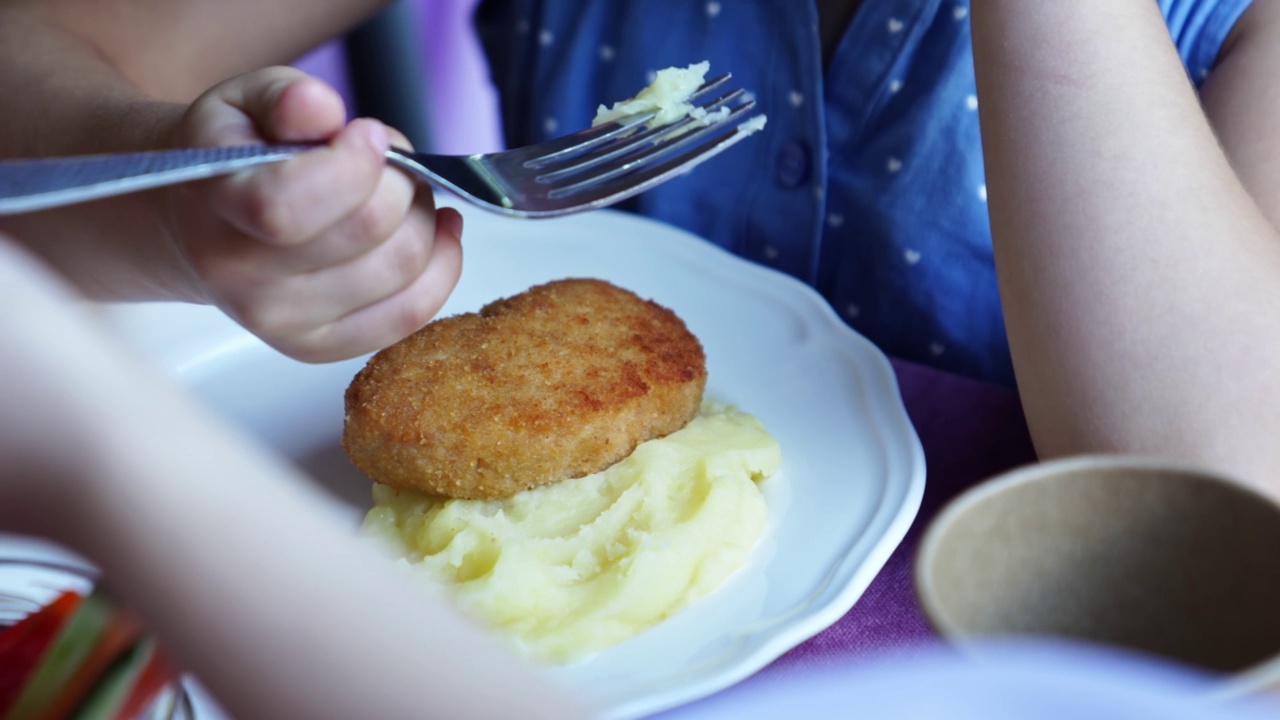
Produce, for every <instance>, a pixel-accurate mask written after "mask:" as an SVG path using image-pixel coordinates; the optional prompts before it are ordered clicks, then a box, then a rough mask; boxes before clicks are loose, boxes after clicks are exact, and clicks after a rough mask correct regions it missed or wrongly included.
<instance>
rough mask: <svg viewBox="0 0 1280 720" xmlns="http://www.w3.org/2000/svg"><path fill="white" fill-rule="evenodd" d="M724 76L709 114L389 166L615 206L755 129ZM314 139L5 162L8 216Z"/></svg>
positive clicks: (2, 203) (513, 211) (535, 213)
mask: <svg viewBox="0 0 1280 720" xmlns="http://www.w3.org/2000/svg"><path fill="white" fill-rule="evenodd" d="M729 77H730V76H729V75H728V74H725V75H722V76H720V77H717V78H715V79H712V80H710V81H708V82H706V83H705V84H703V85H702V87H700V88H699V89H698V90H697V92H696V93H694V96H693V99H694V100H695V101H696V102H697V104H698V106H699V107H702V108H703V109H705V110H707V111H708V112H716V111H718V110H719V109H720V108H729V112H728V114H727V115H726V116H725V117H723V118H718V119H716V120H714V121H711V122H709V123H707V124H705V125H702V124H699V122H698V121H696V120H694V119H693V118H691V117H686V118H683V119H681V120H678V121H676V122H674V123H671V124H667V125H662V126H658V127H654V128H647V127H643V125H644V124H645V123H647V122H649V121H650V120H652V119H653V117H654V113H641V114H637V115H630V116H627V117H625V118H621V119H619V120H616V121H613V122H608V123H604V124H602V125H599V126H597V127H593V128H591V129H588V130H584V131H582V132H578V133H574V134H572V135H567V136H564V137H560V138H556V139H554V140H549V141H547V142H544V143H539V144H537V145H529V146H526V147H520V148H515V149H513V150H507V151H504V152H498V153H488V154H480V155H465V156H463V155H430V154H426V153H415V152H409V151H407V150H401V149H396V148H393V149H391V150H389V151H388V152H387V163H388V164H390V165H392V166H395V167H398V168H400V169H402V170H404V171H405V172H407V173H409V174H410V175H412V176H413V177H415V178H418V179H419V180H422V181H424V182H428V183H431V184H433V185H436V186H437V187H440V188H443V189H445V190H449V191H451V192H453V193H455V194H457V195H459V196H460V197H462V198H463V199H465V200H468V201H470V202H472V203H474V204H476V205H478V206H480V207H482V208H484V209H486V210H491V211H493V212H496V213H500V214H502V215H510V216H513V217H526V218H533V217H553V216H556V215H565V214H568V213H574V212H581V211H583V210H591V209H594V208H599V207H604V206H606V205H611V204H613V203H616V202H618V201H620V200H624V199H626V198H629V197H631V196H633V195H636V194H638V193H641V192H644V191H645V190H648V189H649V188H652V187H653V186H655V185H658V184H659V183H662V182H665V181H666V180H669V179H671V178H672V177H675V176H677V175H679V174H681V173H684V172H687V171H688V170H690V169H692V168H693V167H694V166H695V165H698V164H699V163H702V162H704V161H706V160H707V159H709V158H711V157H712V156H714V155H716V154H718V153H720V152H723V151H724V150H725V149H726V148H728V147H730V146H731V145H733V144H734V143H737V142H738V141H739V140H742V139H743V138H745V137H746V136H747V135H750V134H751V132H752V130H751V129H749V128H744V127H743V123H744V122H746V121H747V120H748V119H749V118H748V115H749V114H750V113H751V111H752V110H753V109H754V108H755V101H754V100H751V99H749V98H747V97H746V94H745V93H744V91H743V90H741V89H739V90H734V91H732V92H728V93H724V94H721V95H719V96H716V97H713V98H710V99H707V98H708V97H710V96H711V95H712V93H713V92H714V91H716V90H718V89H719V88H721V87H722V86H723V85H724V84H725V83H727V82H728V80H729ZM313 147H315V146H314V145H248V146H239V147H211V148H188V149H182V150H161V151H153V152H142V153H124V154H115V155H85V156H78V157H62V158H45V159H38V160H8V161H0V215H9V214H16V213H24V212H33V211H36V210H45V209H49V208H54V207H59V206H63V205H70V204H73V203H78V202H85V201H88V200H97V199H100V198H105V197H111V196H113V195H122V194H124V193H130V192H136V191H139V190H146V189H149V188H156V187H160V186H164V185H173V184H176V183H182V182H188V181H191V180H200V179H203V178H209V177H214V176H216V175H225V174H229V173H234V172H238V171H240V170H245V169H247V168H251V167H255V166H258V165H264V164H267V163H273V162H279V161H281V160H285V159H287V158H290V157H292V156H294V155H296V154H298V153H300V152H303V151H305V150H307V149H309V148H313Z"/></svg>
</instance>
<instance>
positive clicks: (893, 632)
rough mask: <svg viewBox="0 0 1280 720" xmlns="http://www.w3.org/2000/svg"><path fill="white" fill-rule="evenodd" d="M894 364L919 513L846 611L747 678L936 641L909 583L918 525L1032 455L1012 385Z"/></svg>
mask: <svg viewBox="0 0 1280 720" xmlns="http://www.w3.org/2000/svg"><path fill="white" fill-rule="evenodd" d="M893 366H894V370H895V371H896V372H897V375H898V383H899V385H900V387H901V390H902V397H903V402H904V404H905V405H906V408H907V413H908V415H910V417H911V421H912V422H913V423H914V424H915V428H916V432H917V433H918V434H919V436H920V442H921V444H922V445H923V446H924V455H925V465H926V468H927V477H926V480H925V490H924V499H923V501H922V503H921V506H920V513H919V515H918V516H917V518H916V521H915V523H914V524H913V525H912V527H911V529H910V530H909V531H908V532H907V536H906V538H905V539H904V540H903V542H902V544H901V545H899V546H898V549H897V550H896V551H895V552H894V553H893V555H892V556H891V557H890V558H889V561H888V563H886V564H885V567H884V570H882V571H881V573H880V574H879V575H878V576H877V577H876V579H875V580H874V581H872V583H871V585H870V586H869V587H868V588H867V591H866V592H865V593H864V594H863V596H862V597H861V598H860V599H859V600H858V602H857V604H856V605H854V607H853V609H852V610H850V611H849V612H848V613H847V614H845V616H844V617H843V618H841V619H840V620H839V621H838V622H836V624H835V625H832V626H831V627H830V628H828V629H827V630H825V631H823V632H821V633H819V634H818V635H817V636H815V637H813V638H812V639H810V640H809V641H807V642H805V643H803V644H801V645H800V646H798V647H796V648H795V649H793V650H792V651H790V652H788V653H787V654H785V655H783V656H782V657H781V658H779V659H778V660H777V661H775V662H774V663H773V664H771V665H770V666H768V667H767V668H765V669H764V670H762V671H761V672H760V673H759V674H758V676H757V677H756V678H754V679H753V680H751V681H748V682H768V681H771V680H776V679H777V678H778V677H783V676H789V675H793V674H795V673H797V672H800V671H805V670H809V669H814V668H817V667H822V666H826V665H830V664H836V663H842V664H847V663H848V662H849V661H850V660H851V659H856V658H862V657H868V656H871V655H875V654H879V653H882V652H884V651H886V650H890V649H892V650H898V651H909V650H910V649H911V648H913V647H926V646H928V645H930V644H933V643H935V642H936V641H937V640H936V635H935V634H934V632H933V630H932V629H931V628H930V627H929V624H928V622H927V621H926V620H925V618H924V615H923V614H922V612H921V610H920V606H919V604H918V603H917V601H916V596H915V592H914V589H913V586H912V562H913V559H914V557H915V551H916V546H917V544H918V542H919V539H920V534H921V531H922V530H923V528H924V527H925V526H926V525H927V524H928V522H929V520H930V518H932V517H933V516H934V515H935V514H936V513H937V512H938V510H939V509H941V507H942V506H943V505H944V504H945V503H946V502H947V501H948V500H950V499H951V498H953V497H955V496H956V495H957V494H959V493H960V492H961V491H963V490H965V489H966V488H968V487H970V486H972V485H973V484H975V483H977V482H979V481H981V480H983V479H986V478H989V477H991V476H993V475H995V474H998V473H1000V472H1003V471H1005V470H1008V469H1010V468H1013V467H1017V466H1018V465H1023V464H1026V463H1028V462H1032V461H1034V460H1035V452H1034V450H1033V449H1032V447H1031V439H1030V437H1029V435H1028V434H1027V426H1026V421H1025V419H1024V418H1023V415H1022V408H1021V406H1020V405H1019V404H1018V398H1017V395H1016V394H1014V393H1013V392H1012V391H1010V390H1007V389H1005V388H1002V387H997V386H994V385H990V384H987V383H982V382H977V381H974V380H969V379H967V378H963V377H959V376H957V375H952V374H949V373H945V372H942V371H939V370H934V369H932V368H928V367H924V366H921V365H915V364H912V363H907V362H901V361H894V362H893Z"/></svg>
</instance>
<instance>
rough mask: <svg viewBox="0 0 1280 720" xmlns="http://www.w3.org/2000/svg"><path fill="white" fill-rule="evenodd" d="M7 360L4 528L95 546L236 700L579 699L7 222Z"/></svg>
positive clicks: (0, 318) (545, 711)
mask: <svg viewBox="0 0 1280 720" xmlns="http://www.w3.org/2000/svg"><path fill="white" fill-rule="evenodd" d="M86 358H92V361H86ZM0 376H3V377H5V378H6V379H7V381H8V385H7V386H6V387H7V388H8V390H7V392H6V402H5V403H4V404H3V405H2V406H0V528H3V529H5V530H15V529H16V530H21V531H25V532H29V533H35V534H40V535H44V536H47V537H52V538H54V539H57V540H59V541H62V542H64V543H67V544H69V545H71V546H72V547H74V548H76V549H78V550H79V551H81V552H82V553H83V554H85V555H86V556H87V557H89V558H91V559H92V560H94V561H95V562H96V563H97V564H98V566H99V567H101V568H102V569H103V571H104V576H105V577H106V578H107V580H108V582H109V583H110V584H111V587H112V590H113V592H115V593H116V594H117V595H118V596H120V598H121V599H122V600H123V601H125V602H126V603H127V604H128V605H129V606H130V607H131V608H133V609H134V610H136V611H137V612H138V613H139V614H140V615H141V616H142V618H143V619H144V620H145V621H146V622H147V624H148V626H149V627H150V629H152V630H153V631H155V632H156V633H157V634H158V635H159V637H160V639H161V641H162V642H163V643H164V644H165V645H166V647H167V648H168V649H169V650H170V651H171V652H172V653H173V654H174V655H175V657H176V658H177V659H178V661H179V662H180V664H181V665H182V666H183V667H184V669H187V670H191V671H193V672H195V673H196V674H197V675H198V676H199V677H200V678H201V679H202V680H203V681H204V682H205V683H206V684H207V685H208V686H209V687H210V689H211V690H213V692H214V693H215V694H216V695H217V696H218V698H219V700H220V701H221V702H223V703H224V704H225V705H226V706H227V708H228V709H229V710H230V711H231V712H232V714H233V715H234V716H235V717H242V718H284V717H301V718H343V719H346V718H364V717H370V718H416V717H441V718H506V717H522V718H525V717H527V718H548V719H552V718H555V719H559V718H573V717H579V716H580V715H581V712H582V711H581V709H580V708H577V707H575V706H574V705H573V704H572V703H571V702H570V701H569V700H568V699H566V698H565V697H564V696H563V695H561V694H560V693H559V692H557V691H556V690H555V688H553V687H551V686H550V685H549V684H548V683H547V682H546V681H545V679H543V678H540V677H538V675H537V673H536V672H535V671H534V670H533V669H532V667H531V666H528V665H526V664H524V663H522V662H520V661H519V660H517V659H516V657H515V656H514V654H513V653H511V652H509V651H507V650H506V649H505V648H503V647H501V646H500V645H499V644H498V643H496V642H495V641H494V640H493V639H492V638H491V637H488V635H487V634H486V633H482V632H481V631H479V630H477V629H475V628H474V627H472V626H471V625H470V624H468V623H466V622H464V621H462V620H461V619H460V618H459V617H458V616H457V615H456V614H455V613H453V612H452V611H451V610H450V609H449V608H448V607H447V606H446V604H445V603H444V602H443V600H442V597H441V596H440V595H434V594H429V593H427V592H424V590H423V588H422V587H421V586H420V585H417V584H414V583H413V582H411V581H410V579H408V578H407V577H406V575H404V574H402V573H399V572H396V570H397V568H395V567H394V566H393V564H392V563H390V562H389V561H388V560H386V559H385V558H382V557H378V556H377V554H376V553H374V552H373V551H372V550H371V549H369V548H367V547H362V546H361V545H360V544H359V543H358V541H357V540H356V538H355V537H354V530H353V529H352V528H350V527H347V526H346V524H345V523H341V524H339V523H336V522H334V521H333V519H332V506H331V503H330V502H329V501H328V500H327V498H325V497H323V495H322V493H320V492H319V491H318V490H317V489H315V488H314V487H312V486H311V484H310V483H308V482H307V481H306V479H304V478H302V477H300V476H298V475H297V473H296V471H295V470H294V469H293V468H292V467H291V466H289V465H288V464H286V463H284V462H283V461H282V460H280V459H279V458H276V457H273V456H272V455H271V454H269V453H265V452H263V451H262V450H261V449H260V448H258V447H256V446H255V445H254V444H253V443H251V442H249V441H248V440H246V439H245V438H243V437H241V436H240V435H238V434H237V433H235V432H233V431H232V430H231V429H229V428H228V427H227V426H226V425H225V423H222V422H220V421H219V420H218V419H217V418H214V417H212V416H210V415H209V413H207V412H206V411H204V410H203V409H202V408H201V407H199V406H198V404H196V403H193V402H192V401H191V400H190V399H189V398H187V397H186V396H184V395H183V394H182V393H180V392H178V391H177V390H176V389H175V388H173V387H172V386H169V385H167V384H165V383H164V382H162V381H161V380H160V379H159V378H155V377H148V376H147V375H146V374H145V373H144V372H143V371H142V370H141V369H140V367H139V366H137V365H136V364H133V363H131V362H130V361H129V359H128V358H127V357H126V356H125V354H124V353H123V352H121V351H120V349H119V348H118V347H116V346H114V345H113V344H112V343H111V342H110V340H109V339H108V338H106V337H104V336H103V335H102V334H101V333H100V332H99V331H98V329H97V328H94V327H92V326H91V325H90V323H89V322H87V319H86V316H85V315H84V314H83V313H81V312H78V308H75V307H74V306H73V304H72V300H71V297H70V295H69V294H67V293H65V291H64V289H63V288H59V287H57V286H56V284H55V283H54V282H53V281H52V277H51V276H50V275H49V274H48V273H46V272H45V269H44V268H42V267H40V266H39V265H38V264H37V263H35V262H32V261H31V260H30V259H29V258H26V257H23V256H22V255H21V254H20V253H18V252H17V251H16V248H14V247H12V246H11V245H10V244H9V243H8V242H7V240H6V239H4V238H0Z"/></svg>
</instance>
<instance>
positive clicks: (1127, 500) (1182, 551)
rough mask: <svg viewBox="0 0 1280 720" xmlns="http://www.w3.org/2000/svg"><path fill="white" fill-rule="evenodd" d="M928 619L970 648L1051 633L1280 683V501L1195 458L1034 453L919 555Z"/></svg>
mask: <svg viewBox="0 0 1280 720" xmlns="http://www.w3.org/2000/svg"><path fill="white" fill-rule="evenodd" d="M915 579H916V590H917V592H918V594H919V597H920V601H921V606H922V607H923V609H924V612H925V614H926V615H927V616H928V618H929V620H930V621H931V622H932V623H933V625H934V627H935V628H937V630H938V632H939V633H940V634H942V635H943V636H944V637H947V638H949V639H950V640H952V641H953V642H955V644H957V645H958V646H960V647H961V648H964V649H968V650H970V651H971V652H977V653H980V652H981V650H980V646H979V645H975V644H974V643H972V642H971V641H972V640H975V639H979V638H983V639H985V638H995V637H1010V636H1022V637H1026V636H1040V637H1046V636H1047V637H1057V638H1068V639H1074V640H1080V641H1086V642H1092V643H1100V644H1105V645H1112V646H1118V647H1122V648H1126V649H1128V650H1132V651H1138V652H1142V653H1148V654H1152V655H1156V656H1160V657H1163V658H1166V659H1170V660H1174V661H1177V662H1181V663H1185V664H1189V665H1192V666H1195V667H1199V668H1202V669H1206V670H1210V671H1214V672H1217V673H1223V674H1225V675H1226V676H1227V679H1226V681H1225V682H1224V683H1223V684H1222V685H1221V686H1220V693H1221V694H1223V695H1237V694H1241V693H1246V692H1253V691H1257V690H1261V689H1264V688H1271V689H1280V505H1277V504H1276V503H1274V502H1273V501H1271V500H1269V499H1268V498H1266V497H1264V496H1262V495H1260V494H1258V493H1256V492H1254V491H1252V490H1249V489H1247V488H1245V487H1243V486H1241V485H1239V484H1237V483H1235V482H1232V481H1229V480H1226V479H1223V478H1220V477H1217V476H1215V475H1212V474H1209V473H1205V472H1202V471H1199V470H1196V469H1193V468H1189V467H1184V466H1178V465H1174V464H1170V463H1167V462H1158V461H1151V460H1143V459H1136V458H1123V457H1117V456H1089V457H1079V458H1072V459H1067V460H1059V461H1053V462H1048V463H1043V464H1038V465H1032V466H1028V467H1025V468H1022V469H1019V470H1014V471H1012V472H1010V473H1008V474H1005V475H1002V476H999V477H997V478H995V479H993V480H991V481H988V482H986V483H983V484H982V485H979V486H977V487H975V488H973V489H971V490H970V491H968V492H966V493H965V494H963V495H961V496H960V497H959V498H957V499H956V500H955V501H953V502H952V503H951V504H950V505H949V506H948V507H947V508H945V509H944V510H943V511H942V512H941V513H940V514H939V515H938V516H937V518H935V519H934V521H933V522H932V524H931V525H930V526H929V528H928V530H927V531H926V533H925V536H924V539H923V541H922V543H921V546H920V551H919V555H918V557H917V559H916V569H915Z"/></svg>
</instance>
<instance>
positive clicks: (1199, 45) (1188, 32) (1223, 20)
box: [1159, 0, 1253, 85]
mask: <svg viewBox="0 0 1280 720" xmlns="http://www.w3.org/2000/svg"><path fill="white" fill-rule="evenodd" d="M1159 3H1160V10H1161V12H1163V13H1164V17H1165V21H1166V22H1167V23H1168V25H1169V33H1170V34H1171V35H1172V36H1173V42H1174V44H1176V45H1177V46H1178V55H1180V56H1181V57H1182V62H1183V64H1184V65H1186V67H1187V73H1188V74H1189V75H1190V76H1191V78H1192V79H1193V80H1194V81H1195V82H1196V84H1197V85H1199V84H1200V82H1202V81H1203V80H1204V79H1205V78H1206V77H1208V76H1209V73H1210V72H1211V71H1212V70H1213V66H1214V65H1215V64H1216V63H1217V61H1218V54H1219V53H1220V52H1221V51H1222V46H1223V44H1224V43H1225V42H1226V40H1227V36H1228V35H1229V34H1231V29H1232V28H1233V27H1235V24H1236V21H1237V20H1239V19H1240V16H1241V15H1243V14H1244V11H1245V10H1248V9H1249V6H1250V5H1252V4H1253V0H1159Z"/></svg>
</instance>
